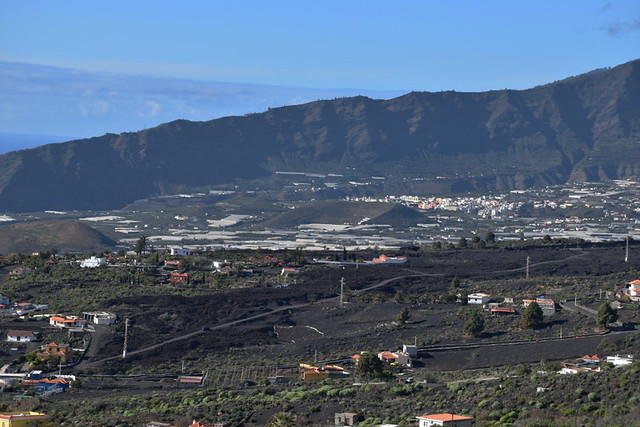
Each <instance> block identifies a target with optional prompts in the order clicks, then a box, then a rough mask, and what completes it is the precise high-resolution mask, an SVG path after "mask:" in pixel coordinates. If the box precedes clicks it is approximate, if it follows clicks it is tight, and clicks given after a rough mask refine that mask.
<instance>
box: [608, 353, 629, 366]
mask: <svg viewBox="0 0 640 427" xmlns="http://www.w3.org/2000/svg"><path fill="white" fill-rule="evenodd" d="M607 362H609V363H613V364H614V365H615V366H623V365H631V364H632V363H633V355H631V354H629V355H627V357H624V356H619V355H617V354H616V355H615V356H607Z"/></svg>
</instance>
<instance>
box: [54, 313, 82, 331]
mask: <svg viewBox="0 0 640 427" xmlns="http://www.w3.org/2000/svg"><path fill="white" fill-rule="evenodd" d="M49 324H50V325H51V326H54V327H56V328H67V329H69V328H84V327H85V326H86V325H87V321H86V320H84V319H80V318H78V317H75V316H73V317H60V316H51V317H50V318H49Z"/></svg>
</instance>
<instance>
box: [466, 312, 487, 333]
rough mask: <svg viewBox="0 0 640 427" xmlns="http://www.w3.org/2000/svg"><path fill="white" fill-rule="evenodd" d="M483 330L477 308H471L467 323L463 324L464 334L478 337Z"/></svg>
mask: <svg viewBox="0 0 640 427" xmlns="http://www.w3.org/2000/svg"><path fill="white" fill-rule="evenodd" d="M483 330H484V319H483V318H482V316H480V311H479V310H472V311H471V313H470V315H469V319H467V323H465V324H464V333H465V335H468V336H472V337H476V338H477V337H479V336H480V335H482V331H483Z"/></svg>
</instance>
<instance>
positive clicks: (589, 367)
mask: <svg viewBox="0 0 640 427" xmlns="http://www.w3.org/2000/svg"><path fill="white" fill-rule="evenodd" d="M601 362H603V359H602V358H601V357H600V356H598V355H597V354H594V355H593V356H589V355H585V356H582V357H578V358H577V359H576V360H567V361H564V362H562V369H560V370H559V371H558V373H559V374H577V373H580V372H600V370H601V368H602V366H601ZM604 362H607V363H611V364H612V365H613V366H615V367H617V366H625V365H630V364H632V363H633V355H630V354H629V355H627V356H620V355H618V354H616V355H615V356H607V358H606V359H604Z"/></svg>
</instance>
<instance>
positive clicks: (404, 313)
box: [396, 307, 411, 325]
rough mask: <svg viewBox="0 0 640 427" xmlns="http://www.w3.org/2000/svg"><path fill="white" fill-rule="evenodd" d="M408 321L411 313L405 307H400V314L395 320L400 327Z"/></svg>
mask: <svg viewBox="0 0 640 427" xmlns="http://www.w3.org/2000/svg"><path fill="white" fill-rule="evenodd" d="M410 319H411V312H409V309H408V308H407V307H402V310H400V313H399V314H398V317H396V320H397V321H398V323H400V324H401V325H404V324H405V323H407V322H409V320H410Z"/></svg>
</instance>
